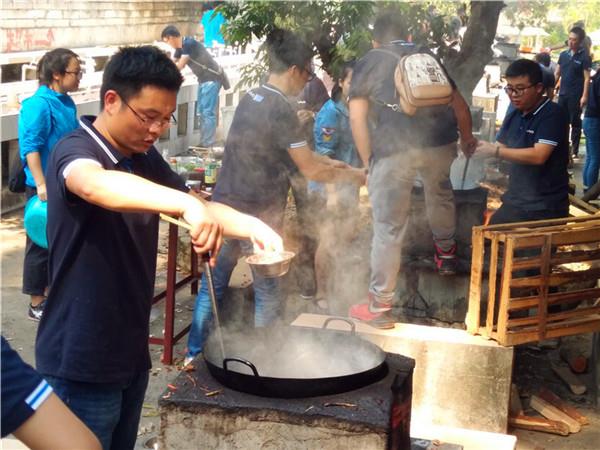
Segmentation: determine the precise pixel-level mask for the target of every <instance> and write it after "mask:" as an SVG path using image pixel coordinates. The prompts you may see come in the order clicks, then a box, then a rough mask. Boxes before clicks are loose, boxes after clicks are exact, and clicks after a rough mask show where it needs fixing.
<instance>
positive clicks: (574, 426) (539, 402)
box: [529, 395, 581, 433]
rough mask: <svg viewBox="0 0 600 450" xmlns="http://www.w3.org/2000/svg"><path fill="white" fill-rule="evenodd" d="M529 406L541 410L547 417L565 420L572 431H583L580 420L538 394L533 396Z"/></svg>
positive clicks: (560, 420) (559, 420)
mask: <svg viewBox="0 0 600 450" xmlns="http://www.w3.org/2000/svg"><path fill="white" fill-rule="evenodd" d="M529 406H531V407H532V408H533V409H535V410H536V411H537V412H539V413H540V414H541V415H542V416H544V417H545V418H546V419H550V420H556V421H558V422H563V423H564V424H566V425H567V427H568V428H569V432H570V433H579V432H580V431H581V424H580V423H579V422H577V421H576V420H575V419H573V418H572V417H571V416H569V415H567V414H565V413H564V412H562V411H561V410H560V409H558V408H556V407H554V406H552V405H551V404H550V403H548V402H547V401H546V400H544V399H542V398H540V397H538V396H537V395H532V396H531V399H530V401H529Z"/></svg>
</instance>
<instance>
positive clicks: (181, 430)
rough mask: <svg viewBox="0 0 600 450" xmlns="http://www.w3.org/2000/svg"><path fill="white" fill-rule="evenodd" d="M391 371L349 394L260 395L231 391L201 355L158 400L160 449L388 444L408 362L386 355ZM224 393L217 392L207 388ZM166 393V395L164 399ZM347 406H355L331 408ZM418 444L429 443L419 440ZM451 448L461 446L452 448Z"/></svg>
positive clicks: (380, 446) (300, 448)
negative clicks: (396, 385) (396, 393)
mask: <svg viewBox="0 0 600 450" xmlns="http://www.w3.org/2000/svg"><path fill="white" fill-rule="evenodd" d="M387 363H388V367H389V373H388V375H387V376H386V377H385V378H384V379H382V380H381V381H379V382H377V383H373V384H371V385H369V386H365V387H364V388H361V389H357V390H354V391H351V392H347V393H343V394H337V395H331V396H321V397H312V398H303V399H274V398H265V397H258V396H254V395H250V394H245V393H242V392H237V391H234V390H232V389H228V388H226V387H224V386H223V385H221V384H220V383H219V382H217V381H216V380H215V379H214V378H213V377H212V376H211V375H210V373H209V372H208V368H207V367H206V364H205V363H204V361H203V360H202V359H201V358H198V359H197V360H196V361H194V363H193V364H194V366H195V369H196V370H195V371H192V372H182V373H181V374H180V375H179V376H178V378H177V379H176V381H175V383H174V385H175V387H176V388H177V390H175V391H172V392H171V393H170V394H168V392H169V391H166V392H165V394H163V398H161V399H160V401H159V408H160V414H161V425H160V437H159V442H160V445H161V448H163V449H169V450H178V449H182V450H183V449H186V450H187V449H189V448H202V449H273V450H275V449H277V450H287V449H290V450H292V449H293V450H303V449H306V450H313V449H316V448H318V449H327V450H329V449H331V450H334V449H340V450H341V449H344V450H347V449H360V450H369V449H373V450H375V449H385V448H386V440H387V433H388V422H389V408H390V403H391V391H390V386H391V383H392V380H393V378H394V375H395V374H396V373H397V372H398V371H400V370H403V369H404V370H406V367H408V366H407V365H408V364H410V359H409V358H405V357H402V356H399V355H388V357H387ZM214 391H220V393H218V394H216V395H212V396H206V393H207V392H214ZM166 396H167V398H165V397H166ZM328 403H329V404H331V403H349V404H353V405H356V406H355V407H347V406H325V405H326V404H328ZM414 445H418V446H413V448H415V449H417V448H418V449H426V448H428V445H427V442H424V441H420V442H416V441H415V442H414ZM436 448H444V449H448V450H456V449H460V448H462V447H459V446H451V445H446V446H444V447H439V446H438V447H436Z"/></svg>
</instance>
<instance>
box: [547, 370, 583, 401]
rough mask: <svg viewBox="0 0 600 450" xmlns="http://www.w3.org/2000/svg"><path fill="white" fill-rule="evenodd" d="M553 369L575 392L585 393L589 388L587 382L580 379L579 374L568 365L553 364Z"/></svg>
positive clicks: (577, 393) (578, 393)
mask: <svg viewBox="0 0 600 450" xmlns="http://www.w3.org/2000/svg"><path fill="white" fill-rule="evenodd" d="M552 370H553V371H554V373H555V374H556V375H558V377H559V378H560V379H561V380H562V381H564V382H565V383H566V384H567V386H569V389H570V390H571V392H572V393H573V394H576V395H583V394H585V391H586V390H587V388H586V386H585V384H584V383H583V382H582V381H581V380H580V379H579V377H578V376H577V375H575V374H574V373H573V372H571V369H569V367H568V366H559V365H557V364H552Z"/></svg>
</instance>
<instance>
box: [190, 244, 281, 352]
mask: <svg viewBox="0 0 600 450" xmlns="http://www.w3.org/2000/svg"><path fill="white" fill-rule="evenodd" d="M251 253H252V243H251V242H250V241H241V240H237V239H226V240H225V243H224V244H223V247H222V248H221V252H220V253H219V256H218V258H217V265H216V267H215V268H214V269H213V271H212V272H213V284H214V288H215V295H216V297H217V305H220V304H221V302H222V300H223V296H224V294H225V291H226V289H227V286H228V285H229V279H230V278H231V273H232V272H233V269H234V268H235V266H236V264H237V262H238V259H239V258H240V256H241V255H242V254H246V255H249V254H251ZM252 276H253V278H254V283H253V284H254V326H255V327H264V326H267V325H269V324H271V323H272V322H274V321H275V320H276V319H277V318H278V317H279V316H280V313H281V304H282V301H283V299H284V292H283V286H282V283H281V278H263V277H260V276H258V275H257V274H256V273H255V272H254V271H253V272H252ZM211 319H212V305H211V302H210V297H209V295H208V285H207V283H206V277H202V283H201V286H200V291H199V292H198V296H197V297H196V305H195V307H194V317H193V318H192V327H191V328H190V334H189V337H188V350H187V356H196V355H197V354H198V353H200V352H201V351H202V349H203V348H204V342H205V341H206V337H207V336H208V331H209V325H210V321H211ZM221 320H222V318H221Z"/></svg>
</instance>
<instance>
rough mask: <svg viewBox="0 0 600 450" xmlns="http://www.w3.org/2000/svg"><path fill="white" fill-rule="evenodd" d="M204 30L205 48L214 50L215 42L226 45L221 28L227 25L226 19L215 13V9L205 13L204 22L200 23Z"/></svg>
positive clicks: (203, 15)
mask: <svg viewBox="0 0 600 450" xmlns="http://www.w3.org/2000/svg"><path fill="white" fill-rule="evenodd" d="M200 23H201V24H202V28H204V46H205V47H206V48H212V46H213V45H214V43H215V42H217V43H219V44H224V43H225V39H223V34H221V26H222V25H223V24H224V23H225V17H223V14H221V13H220V12H215V10H214V9H210V10H208V11H204V14H202V20H201V21H200Z"/></svg>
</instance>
